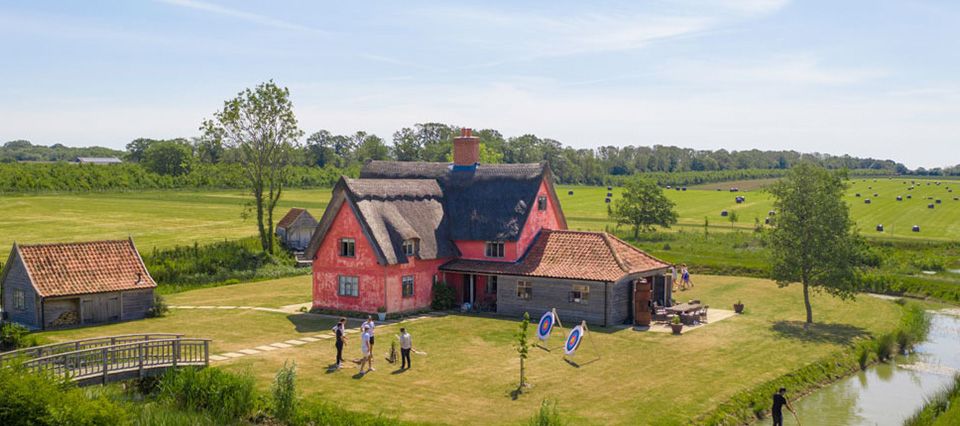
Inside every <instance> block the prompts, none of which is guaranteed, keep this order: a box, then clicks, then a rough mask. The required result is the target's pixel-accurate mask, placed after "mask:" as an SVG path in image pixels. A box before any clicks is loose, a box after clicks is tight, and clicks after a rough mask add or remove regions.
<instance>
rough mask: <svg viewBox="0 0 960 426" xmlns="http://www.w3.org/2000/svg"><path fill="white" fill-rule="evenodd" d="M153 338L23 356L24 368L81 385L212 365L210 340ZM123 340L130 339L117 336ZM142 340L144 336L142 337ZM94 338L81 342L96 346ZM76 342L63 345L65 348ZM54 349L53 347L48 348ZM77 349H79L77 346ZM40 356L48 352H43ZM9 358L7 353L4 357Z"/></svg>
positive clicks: (153, 336)
mask: <svg viewBox="0 0 960 426" xmlns="http://www.w3.org/2000/svg"><path fill="white" fill-rule="evenodd" d="M151 336H152V337H151V338H143V339H140V340H134V341H126V342H123V343H114V344H103V342H110V341H111V340H109V339H111V338H103V339H99V342H100V344H99V345H97V346H94V347H87V348H85V349H79V350H72V351H61V352H57V353H52V354H49V355H44V356H39V357H35V358H29V357H24V356H25V354H21V358H20V359H22V360H23V362H22V364H21V365H22V367H23V368H25V369H27V370H30V371H32V372H36V373H46V374H53V375H56V376H60V377H64V378H67V379H69V380H72V381H74V382H77V383H78V384H80V385H88V384H95V383H107V382H112V381H118V380H127V379H132V378H138V377H147V376H152V375H157V374H162V373H163V372H164V371H166V370H167V369H170V368H178V367H186V366H207V365H209V364H210V340H208V339H193V338H182V337H180V336H178V335H168V336H173V338H166V339H158V338H155V337H156V336H157V335H151ZM114 337H119V338H121V339H119V340H113V342H118V341H123V340H124V338H127V337H130V336H114ZM141 337H143V335H141ZM93 340H94V339H88V340H86V341H81V342H85V343H90V344H91V345H96V343H93V342H92V341H93ZM73 343H77V342H68V343H64V344H60V346H65V347H66V345H69V344H73ZM49 346H52V345H49ZM74 347H78V346H74ZM39 353H47V352H44V351H41V352H39ZM4 355H5V356H7V357H8V359H9V355H8V354H4Z"/></svg>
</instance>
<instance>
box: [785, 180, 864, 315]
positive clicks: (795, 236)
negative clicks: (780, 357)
mask: <svg viewBox="0 0 960 426" xmlns="http://www.w3.org/2000/svg"><path fill="white" fill-rule="evenodd" d="M845 179H846V173H845V172H843V171H838V172H830V171H827V170H826V169H824V168H822V167H819V166H816V165H813V164H811V163H801V164H799V165H796V166H794V167H793V168H792V169H790V171H789V172H788V173H787V176H786V177H784V178H783V179H781V180H780V181H779V182H777V183H776V184H774V185H773V186H771V187H770V189H769V190H770V192H771V193H772V194H773V196H774V200H775V201H774V209H775V210H776V211H777V221H776V226H775V227H774V228H773V230H772V231H771V233H770V253H771V259H772V265H771V266H772V267H771V272H772V276H773V279H775V280H776V281H777V283H778V284H779V285H780V286H781V287H785V286H787V285H789V284H790V283H797V282H799V283H800V284H801V285H803V303H804V306H805V307H806V310H807V322H806V324H804V328H806V327H808V326H809V325H810V324H812V323H813V309H812V307H811V306H810V289H811V287H812V288H813V289H815V290H816V291H825V292H827V293H828V294H831V295H834V296H837V297H840V298H843V299H847V298H852V297H853V296H854V295H855V294H856V291H857V289H858V278H857V272H858V267H859V266H858V265H860V264H861V263H862V262H861V259H863V253H864V251H863V250H864V248H863V247H864V246H863V240H862V239H861V238H860V236H859V234H858V233H857V231H856V229H855V228H854V223H853V220H851V219H850V214H849V213H850V212H849V207H848V206H847V203H845V202H844V201H843V193H844V191H845V190H846V183H845Z"/></svg>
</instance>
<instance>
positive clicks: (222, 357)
mask: <svg viewBox="0 0 960 426" xmlns="http://www.w3.org/2000/svg"><path fill="white" fill-rule="evenodd" d="M305 305H307V304H303V305H290V306H285V307H283V308H280V309H276V308H264V307H258V306H193V305H171V306H169V308H170V309H224V310H227V309H235V310H252V311H262V312H274V313H280V314H291V313H297V312H292V309H293V308H295V307H296V308H299V307H300V306H305ZM304 315H317V316H326V317H330V318H339V317H338V316H334V315H319V314H307V313H304ZM443 316H446V315H445V314H424V315H420V316H416V317H412V318H407V319H405V320H403V321H405V322H413V321H420V320H423V319H427V318H439V317H443ZM397 323H398V322H397V321H383V322H380V323H379V324H378V325H377V326H378V327H388V326H391V325H394V324H397ZM359 332H360V328H359V327H357V328H348V329H346V330H344V334H357V333H359ZM333 337H334V336H333V333H332V332H331V333H324V334H317V335H314V336H309V337H300V338H298V339H290V340H286V341H283V342H277V343H271V344H268V345H262V346H257V347H255V348H251V349H238V350H236V351H233V352H225V353H222V354H217V355H210V361H211V362H223V361H229V360H231V359H235V358H242V357H245V356H252V355H259V354H262V353H264V352H272V351H276V350H282V349H290V348H294V347H298V346H303V345H306V344H308V343H314V342H319V341H321V340H330V339H332V338H333Z"/></svg>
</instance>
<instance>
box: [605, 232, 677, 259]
mask: <svg viewBox="0 0 960 426" xmlns="http://www.w3.org/2000/svg"><path fill="white" fill-rule="evenodd" d="M610 238H613V239H614V240H615V241H617V242H619V243H620V244H623V245H626V246H627V247H629V248H630V249H631V250H633V251H635V252H637V253H639V254H641V255H643V256H646V257H647V258H650V259H653V260H656V261H659V262H662V263H667V262H664V261H663V259H660V258H657V257H654V256H653V255H652V254H650V253H647V252H645V251H643V250H640V249H639V248H638V247H637V246H635V245H633V244H630V243H628V242H626V241H624V240H621V239H620V238H617V236H616V235H610Z"/></svg>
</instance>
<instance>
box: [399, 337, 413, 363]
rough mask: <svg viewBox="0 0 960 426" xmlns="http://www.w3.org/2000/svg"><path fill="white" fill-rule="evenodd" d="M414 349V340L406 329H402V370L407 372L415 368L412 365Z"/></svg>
mask: <svg viewBox="0 0 960 426" xmlns="http://www.w3.org/2000/svg"><path fill="white" fill-rule="evenodd" d="M412 349H413V339H412V338H411V337H410V333H407V329H406V328H401V329H400V369H401V370H406V369H409V368H410V367H412V366H413V364H411V363H410V351H411V350H412Z"/></svg>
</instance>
